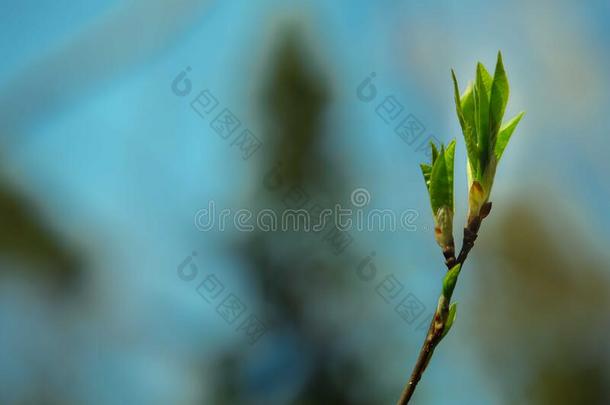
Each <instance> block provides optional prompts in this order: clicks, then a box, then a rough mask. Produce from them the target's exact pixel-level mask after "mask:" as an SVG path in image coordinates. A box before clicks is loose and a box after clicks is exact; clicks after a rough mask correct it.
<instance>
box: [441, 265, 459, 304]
mask: <svg viewBox="0 0 610 405" xmlns="http://www.w3.org/2000/svg"><path fill="white" fill-rule="evenodd" d="M461 268H462V265H461V264H456V265H455V266H453V267H452V268H451V270H449V271H447V274H445V278H444V279H443V296H444V297H445V298H446V299H447V300H450V299H451V295H452V294H453V289H454V288H455V284H456V283H457V279H458V276H459V275H460V270H461Z"/></svg>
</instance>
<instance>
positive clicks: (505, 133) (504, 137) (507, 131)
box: [494, 111, 525, 162]
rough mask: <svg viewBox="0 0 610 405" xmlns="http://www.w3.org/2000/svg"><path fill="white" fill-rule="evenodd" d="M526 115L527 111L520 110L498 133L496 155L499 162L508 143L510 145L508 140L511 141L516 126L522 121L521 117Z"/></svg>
mask: <svg viewBox="0 0 610 405" xmlns="http://www.w3.org/2000/svg"><path fill="white" fill-rule="evenodd" d="M524 115H525V112H524V111H523V112H520V113H519V114H517V116H516V117H514V118H513V119H512V120H510V121H508V122H507V123H506V124H505V125H504V126H503V127H502V128H501V129H500V132H499V133H498V141H497V142H496V147H495V150H494V153H495V155H496V160H497V161H498V162H499V161H500V158H501V157H502V154H503V153H504V149H506V145H508V141H510V137H511V136H512V134H513V132H514V131H515V128H517V124H519V121H521V118H523V116H524Z"/></svg>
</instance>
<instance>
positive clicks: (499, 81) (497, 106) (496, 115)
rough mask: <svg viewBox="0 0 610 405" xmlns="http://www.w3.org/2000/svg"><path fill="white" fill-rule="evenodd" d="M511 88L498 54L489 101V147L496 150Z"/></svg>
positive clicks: (500, 56) (500, 55)
mask: <svg viewBox="0 0 610 405" xmlns="http://www.w3.org/2000/svg"><path fill="white" fill-rule="evenodd" d="M508 95H509V87H508V78H507V76H506V71H505V70H504V64H503V63H502V54H501V53H500V52H498V62H497V63H496V71H495V73H494V79H493V83H492V86H491V97H490V101H489V126H490V141H489V146H490V148H491V150H494V148H495V145H496V138H497V135H498V131H499V130H500V126H501V125H502V117H504V111H505V109H506V103H507V102H508Z"/></svg>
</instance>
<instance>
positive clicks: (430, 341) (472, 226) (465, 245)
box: [397, 204, 491, 405]
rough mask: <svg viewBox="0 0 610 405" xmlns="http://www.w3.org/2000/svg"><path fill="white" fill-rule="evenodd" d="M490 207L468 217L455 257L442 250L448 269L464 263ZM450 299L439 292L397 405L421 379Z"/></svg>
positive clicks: (403, 403)
mask: <svg viewBox="0 0 610 405" xmlns="http://www.w3.org/2000/svg"><path fill="white" fill-rule="evenodd" d="M490 209H491V204H490V205H489V206H488V207H486V212H485V213H484V214H483V215H482V216H478V217H475V218H472V219H469V221H468V224H467V226H466V227H465V228H464V240H463V242H462V249H460V254H459V255H458V257H457V258H455V254H453V255H451V254H446V252H443V253H444V255H445V264H446V265H447V269H448V270H450V269H452V268H453V267H454V266H456V265H457V264H464V262H465V261H466V258H467V257H468V253H470V250H471V249H472V247H473V246H474V241H475V240H476V238H477V234H478V232H479V228H480V226H481V221H482V220H483V218H484V217H485V216H487V214H489V210H490ZM450 300H451V297H448V298H446V299H444V298H443V295H442V294H441V298H440V299H439V305H438V307H437V308H436V312H435V313H434V316H433V317H432V321H431V322H430V327H429V328H428V333H427V334H426V339H425V340H424V344H423V345H422V348H421V350H420V352H419V356H418V357H417V361H416V363H415V366H414V367H413V372H412V373H411V377H410V378H409V381H408V382H407V384H406V385H405V387H404V389H403V391H402V394H401V395H400V399H399V400H398V402H397V405H406V404H408V403H409V400H410V399H411V397H412V396H413V393H414V392H415V388H416V387H417V383H418V382H419V380H420V379H421V377H422V375H423V373H424V371H425V370H426V367H427V366H428V363H429V362H430V359H431V358H432V354H433V353H434V349H436V346H437V345H438V344H439V342H440V341H441V340H442V339H443V332H444V330H445V324H446V322H447V311H448V308H449V302H450Z"/></svg>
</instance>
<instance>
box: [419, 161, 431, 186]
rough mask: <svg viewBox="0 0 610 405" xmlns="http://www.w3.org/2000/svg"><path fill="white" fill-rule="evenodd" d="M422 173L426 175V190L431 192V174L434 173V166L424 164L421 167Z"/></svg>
mask: <svg viewBox="0 0 610 405" xmlns="http://www.w3.org/2000/svg"><path fill="white" fill-rule="evenodd" d="M419 167H421V172H422V174H423V175H424V181H425V182H426V188H427V189H428V191H430V174H431V173H432V166H430V165H427V164H425V163H422V164H420V165H419Z"/></svg>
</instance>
